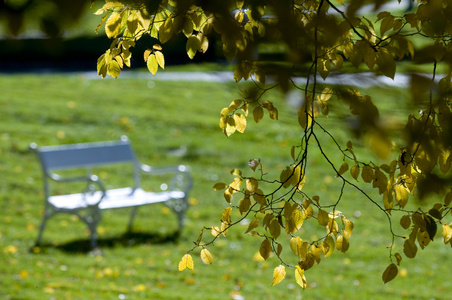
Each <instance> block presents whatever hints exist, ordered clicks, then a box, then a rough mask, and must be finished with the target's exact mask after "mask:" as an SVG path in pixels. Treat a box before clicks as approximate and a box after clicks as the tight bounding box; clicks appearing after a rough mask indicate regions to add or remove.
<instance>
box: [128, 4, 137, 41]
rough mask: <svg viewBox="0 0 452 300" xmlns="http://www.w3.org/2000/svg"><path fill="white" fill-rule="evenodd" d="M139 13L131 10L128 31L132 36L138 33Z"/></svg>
mask: <svg viewBox="0 0 452 300" xmlns="http://www.w3.org/2000/svg"><path fill="white" fill-rule="evenodd" d="M138 28H139V27H138V12H137V11H136V10H131V11H130V14H129V17H128V18H127V31H129V33H130V34H131V35H132V36H135V33H136V32H137V31H138Z"/></svg>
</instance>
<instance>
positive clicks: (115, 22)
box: [105, 12, 122, 39]
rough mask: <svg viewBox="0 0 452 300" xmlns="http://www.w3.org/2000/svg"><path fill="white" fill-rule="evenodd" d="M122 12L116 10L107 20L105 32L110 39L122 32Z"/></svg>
mask: <svg viewBox="0 0 452 300" xmlns="http://www.w3.org/2000/svg"><path fill="white" fill-rule="evenodd" d="M121 20H122V14H121V13H117V12H114V13H112V14H111V15H110V17H109V18H108V20H107V22H105V34H106V35H107V37H108V38H109V39H111V38H115V37H117V36H118V34H119V33H120V32H121Z"/></svg>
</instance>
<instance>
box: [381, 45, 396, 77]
mask: <svg viewBox="0 0 452 300" xmlns="http://www.w3.org/2000/svg"><path fill="white" fill-rule="evenodd" d="M377 66H378V69H379V70H380V71H381V72H382V73H383V75H385V76H387V77H389V78H391V79H394V75H395V72H396V63H395V61H394V57H393V56H392V55H391V54H390V53H389V52H388V50H386V48H382V47H380V48H378V52H377Z"/></svg>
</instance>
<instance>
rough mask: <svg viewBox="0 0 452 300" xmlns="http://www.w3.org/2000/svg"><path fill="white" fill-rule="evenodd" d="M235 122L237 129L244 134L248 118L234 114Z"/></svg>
mask: <svg viewBox="0 0 452 300" xmlns="http://www.w3.org/2000/svg"><path fill="white" fill-rule="evenodd" d="M234 122H235V129H236V130H237V131H238V132H240V133H244V132H245V129H246V118H245V116H244V115H242V114H234Z"/></svg>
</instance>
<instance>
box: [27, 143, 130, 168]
mask: <svg viewBox="0 0 452 300" xmlns="http://www.w3.org/2000/svg"><path fill="white" fill-rule="evenodd" d="M31 147H32V148H34V150H36V152H37V153H38V156H39V159H40V161H41V166H42V168H43V170H44V171H45V172H47V171H50V170H53V169H69V168H88V167H95V166H99V165H105V164H114V163H123V162H131V163H136V159H135V154H134V152H133V149H132V147H131V145H130V142H129V140H128V139H127V138H126V137H122V138H121V140H118V141H109V142H96V143H83V144H70V145H61V146H44V147H37V146H36V145H32V146H31Z"/></svg>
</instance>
